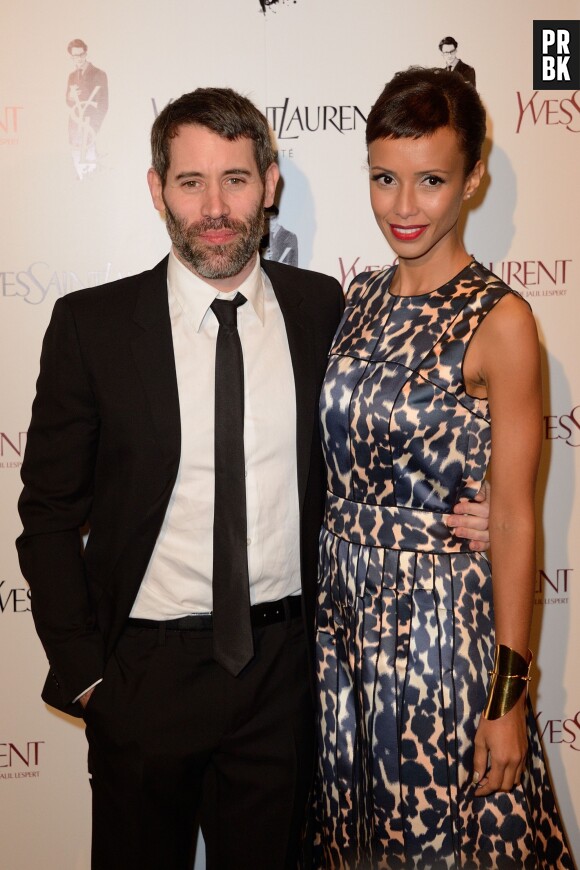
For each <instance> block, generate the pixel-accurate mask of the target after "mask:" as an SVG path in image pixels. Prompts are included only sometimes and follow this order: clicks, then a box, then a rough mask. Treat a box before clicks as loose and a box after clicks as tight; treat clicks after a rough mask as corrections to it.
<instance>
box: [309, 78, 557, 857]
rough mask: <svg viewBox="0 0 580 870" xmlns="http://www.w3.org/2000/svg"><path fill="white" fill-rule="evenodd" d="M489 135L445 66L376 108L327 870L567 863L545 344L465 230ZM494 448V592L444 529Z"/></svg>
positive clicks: (342, 516) (327, 686) (342, 388)
mask: <svg viewBox="0 0 580 870" xmlns="http://www.w3.org/2000/svg"><path fill="white" fill-rule="evenodd" d="M484 137H485V112H484V109H483V106H482V104H481V101H480V100H479V97H478V95H477V93H476V91H475V89H474V88H473V87H472V86H471V85H470V84H468V83H466V82H465V81H464V80H463V79H462V78H461V77H460V76H458V75H456V74H455V73H453V72H448V71H445V70H424V69H417V68H414V69H413V68H412V69H410V70H408V71H406V72H403V73H398V74H397V75H396V76H395V77H394V78H393V80H392V81H391V82H390V83H389V84H388V85H387V86H386V87H385V89H384V91H383V93H382V94H381V96H380V97H379V99H378V101H377V103H376V104H375V105H374V107H373V109H372V110H371V113H370V115H369V118H368V124H367V146H368V156H369V171H370V192H371V204H372V208H373V211H374V213H375V217H376V220H377V223H378V225H379V227H380V229H381V231H382V233H383V235H384V236H385V238H386V239H387V241H388V243H389V245H390V247H391V248H392V249H393V250H394V251H395V253H396V254H397V256H398V259H399V265H398V266H397V267H393V268H391V269H389V270H387V271H385V272H378V273H368V274H363V275H360V276H359V277H358V278H357V279H355V281H354V282H353V284H352V285H351V287H350V290H349V293H348V297H347V307H346V311H345V314H344V318H343V321H342V323H341V326H340V327H339V330H338V333H337V335H336V338H335V341H334V345H333V347H332V350H331V354H330V360H329V366H328V372H327V375H326V380H325V383H324V387H323V391H322V397H321V421H322V430H323V440H324V448H325V454H326V460H327V463H328V490H329V492H328V497H327V506H326V516H325V524H324V527H323V530H322V535H321V569H320V590H319V607H318V635H317V637H318V650H319V663H318V674H319V686H320V709H319V741H320V765H319V783H320V795H319V797H320V803H319V814H320V831H321V833H320V846H321V853H322V856H321V858H320V864H321V866H324V867H330V868H363V867H365V868H367V867H372V868H375V867H389V868H391V867H417V868H426V867H429V868H432V867H454V866H461V867H502V868H503V867H526V868H528V867H548V866H549V867H550V868H552V867H572V866H573V865H572V860H571V858H570V856H569V853H568V850H567V847H566V845H565V839H564V836H563V834H562V831H561V827H560V822H559V818H558V815H557V810H556V809H555V806H554V803H553V797H552V795H551V791H550V784H549V781H548V778H547V776H546V771H545V768H544V763H543V759H542V754H541V749H540V745H539V741H538V736H537V732H536V729H535V723H534V719H533V716H532V714H531V711H530V708H529V705H527V703H526V696H527V679H528V667H529V661H530V654H529V653H528V639H529V632H530V622H531V615H532V606H533V577H534V507H533V501H534V484H535V476H536V470H537V465H538V459H539V454H540V445H541V431H540V422H541V419H542V408H541V397H540V364H539V352H538V340H537V333H536V328H535V324H534V319H533V316H532V313H531V311H530V308H529V306H528V305H527V303H526V302H524V301H523V300H522V299H521V298H520V297H519V296H518V295H517V294H515V293H513V292H512V291H510V289H509V287H507V285H505V284H503V283H502V282H501V281H500V280H499V279H498V278H496V277H495V276H494V275H493V274H491V273H490V272H489V271H488V270H486V269H485V268H484V267H483V266H481V265H480V264H479V263H477V262H476V261H475V260H473V258H472V257H471V256H470V255H469V254H468V253H467V252H466V250H465V248H464V246H463V243H462V241H461V238H460V235H459V230H458V218H459V215H460V212H461V208H462V206H463V204H464V202H465V201H466V200H468V199H469V198H470V197H471V196H472V195H473V194H474V193H475V192H476V190H477V188H478V186H479V184H480V182H481V178H482V176H483V173H484V167H483V164H482V162H481V159H480V155H481V147H482V144H483V140H484ZM492 421H493V429H492V427H491V425H490V424H491V422H492ZM490 452H491V454H492V455H493V472H494V473H493V498H492V503H491V516H490V534H491V542H492V548H493V555H494V562H493V583H492V578H491V574H490V566H489V563H488V562H487V560H486V558H485V557H484V556H483V555H481V554H479V553H473V552H471V551H470V550H469V547H468V545H467V543H466V542H463V541H461V540H460V539H458V538H457V537H455V536H454V535H453V534H452V532H451V531H450V529H449V528H448V527H447V525H446V522H445V520H446V516H445V515H446V514H448V513H449V512H450V511H451V510H452V507H453V504H454V503H455V502H456V501H457V500H458V499H460V498H473V496H474V495H475V493H477V491H478V490H479V488H480V486H481V483H482V481H483V478H484V476H485V474H486V469H487V464H488V459H489V455H490ZM494 614H495V615H494ZM495 644H497V646H495ZM489 671H494V674H493V676H492V677H491V678H490V677H489V676H488V672H489ZM526 759H527V760H526Z"/></svg>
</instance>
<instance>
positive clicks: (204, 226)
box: [148, 124, 279, 292]
mask: <svg viewBox="0 0 580 870" xmlns="http://www.w3.org/2000/svg"><path fill="white" fill-rule="evenodd" d="M278 177H279V173H278V167H277V166H276V165H275V164H274V163H273V164H272V165H271V166H270V167H269V168H268V170H267V171H266V177H265V180H264V181H262V179H261V178H260V173H259V171H258V166H257V164H256V159H255V157H254V144H253V142H252V140H251V139H248V138H245V137H244V138H241V139H236V140H234V141H229V140H228V139H224V138H222V137H221V136H218V135H217V134H216V133H214V132H212V131H211V130H208V129H207V128H206V127H202V126H200V125H198V124H186V125H182V126H181V127H179V129H178V131H177V135H176V136H175V137H174V138H173V139H172V140H171V142H170V163H169V169H168V172H167V179H166V181H165V185H162V184H161V179H160V178H159V176H158V174H157V173H156V172H155V170H153V169H150V170H149V174H148V181H149V188H150V190H151V196H152V198H153V204H154V205H155V208H156V209H157V210H158V211H159V212H161V213H162V214H164V215H165V220H166V225H167V231H168V233H169V236H170V238H171V241H172V242H173V247H174V250H175V253H176V254H177V256H178V257H179V259H180V260H181V261H182V262H183V263H184V264H185V265H186V266H187V267H188V268H189V269H191V271H192V272H194V273H196V274H197V275H199V277H201V278H203V279H204V280H205V281H207V282H208V283H209V284H211V285H212V286H214V287H216V288H218V289H219V290H222V291H225V292H229V291H230V290H234V289H236V288H237V287H239V286H240V284H241V283H242V281H243V280H244V279H245V278H246V277H247V276H248V275H249V274H250V272H251V270H252V268H253V266H254V255H255V254H256V252H257V251H258V248H259V245H260V241H261V238H262V235H263V233H264V217H263V210H264V207H268V206H269V205H271V204H272V202H273V199H274V193H275V190H276V184H277V182H278Z"/></svg>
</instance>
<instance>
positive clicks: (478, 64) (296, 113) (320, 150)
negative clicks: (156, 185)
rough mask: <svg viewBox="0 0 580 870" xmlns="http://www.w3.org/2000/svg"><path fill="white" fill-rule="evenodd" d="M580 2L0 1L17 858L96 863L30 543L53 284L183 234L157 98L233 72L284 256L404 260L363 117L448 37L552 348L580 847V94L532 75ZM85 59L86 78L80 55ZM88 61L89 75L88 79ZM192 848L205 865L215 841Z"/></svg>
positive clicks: (565, 652) (548, 618)
mask: <svg viewBox="0 0 580 870" xmlns="http://www.w3.org/2000/svg"><path fill="white" fill-rule="evenodd" d="M579 12H580V3H579V2H577V0H553V2H551V3H550V4H546V3H545V2H539V0H528V2H526V3H509V4H508V3H505V2H504V0H487V2H486V3H484V4H482V3H479V2H478V3H476V2H471V0H436V2H426V0H423V2H421V0H419V2H417V3H412V4H403V3H400V2H394V0H356V2H354V0H262V2H259V0H205V2H202V0H165V2H163V3H161V2H152V0H141V2H136V0H125V2H123V3H117V2H113V0H100V2H99V3H82V4H81V3H78V2H72V0H60V2H59V3H58V4H56V5H55V6H54V7H53V6H51V5H47V4H46V3H41V2H40V0H24V2H21V3H16V2H14V0H13V2H12V3H10V4H9V5H8V6H7V8H5V10H4V15H3V24H2V51H1V52H0V82H1V84H2V87H1V89H0V182H1V187H0V190H1V197H2V198H1V201H2V232H1V234H0V662H1V675H2V680H1V684H0V685H1V688H0V692H1V695H0V829H1V845H0V853H1V858H0V863H1V865H2V868H3V870H31V868H36V867H44V868H49V870H57V868H58V870H86V868H88V866H89V816H90V806H89V805H90V792H89V785H88V781H87V776H86V757H85V756H86V752H85V739H84V733H83V728H82V725H80V724H79V723H78V722H77V721H74V720H72V719H68V718H67V717H65V716H61V715H58V714H56V713H55V712H54V711H52V710H50V709H48V708H47V707H45V706H44V705H43V703H42V702H41V700H40V697H39V693H40V690H41V686H42V683H43V680H44V675H45V670H46V662H45V658H44V654H43V651H42V649H41V647H40V644H39V642H38V641H37V639H36V635H35V632H34V628H33V625H32V620H31V615H30V605H29V599H28V592H27V588H26V584H25V582H24V581H23V579H22V578H21V576H20V573H19V569H18V563H17V559H16V552H15V549H14V544H13V542H14V539H15V537H16V536H17V535H18V533H19V530H20V525H19V520H18V516H17V512H16V500H17V497H18V494H19V491H20V479H19V467H20V464H21V459H22V455H23V450H24V446H25V442H26V428H27V425H28V422H29V417H30V405H31V401H32V398H33V393H34V384H35V379H36V376H37V371H38V357H39V351H40V343H41V339H42V336H43V333H44V330H45V328H46V326H47V323H48V320H49V316H50V313H51V309H52V306H53V304H54V302H55V300H56V299H58V297H59V296H62V295H63V294H65V293H69V292H71V291H73V290H77V289H79V288H81V287H86V286H93V285H96V284H99V283H102V282H104V281H108V280H112V279H114V278H117V277H118V276H122V275H127V274H131V273H133V272H136V271H141V270H142V269H144V268H148V267H150V266H152V265H153V264H155V263H156V262H157V261H158V260H159V259H160V258H161V257H162V256H163V255H164V254H165V253H166V251H167V250H168V241H167V236H166V232H165V228H164V226H163V224H162V222H161V221H160V220H159V218H158V215H157V213H156V212H155V211H154V210H153V207H152V205H151V202H150V200H149V193H148V190H147V186H146V181H145V174H146V171H147V168H148V166H149V146H148V137H149V129H150V126H151V123H152V121H153V119H154V117H155V115H156V113H157V112H158V111H159V110H160V109H161V108H162V107H163V106H164V105H165V103H167V101H168V100H171V99H172V98H175V97H177V96H179V95H180V94H182V93H183V92H185V91H188V90H192V89H193V88H195V87H197V86H207V85H221V86H225V85H227V86H231V87H234V88H236V89H237V90H239V91H241V92H243V93H245V94H247V95H248V96H250V97H251V98H252V99H253V100H254V101H255V102H256V104H257V105H258V106H259V107H260V108H261V109H262V110H263V111H264V112H265V113H266V114H267V116H268V119H269V121H270V123H271V125H272V127H273V129H274V132H275V134H276V137H277V140H278V146H279V153H280V167H281V170H282V176H283V179H284V184H283V189H282V192H281V198H280V215H279V220H280V223H281V224H282V225H283V227H285V228H286V229H287V230H288V231H289V233H291V234H294V236H295V239H294V238H293V237H292V236H291V235H288V236H287V237H286V238H287V244H286V245H285V247H284V250H283V251H282V250H281V251H279V252H277V253H275V256H277V257H281V258H283V259H284V258H286V259H288V258H290V257H292V256H294V254H295V249H296V247H297V257H298V263H299V265H300V266H304V267H307V268H308V267H311V268H314V269H317V270H320V271H324V272H327V273H329V274H331V275H334V276H336V277H337V278H338V279H339V280H340V281H341V282H342V283H343V285H345V286H346V285H347V284H348V282H349V281H350V279H351V278H352V277H353V276H354V275H355V274H356V273H357V272H360V271H362V270H364V269H366V268H368V267H372V266H382V265H384V264H386V263H389V262H391V261H392V257H393V255H392V253H391V252H390V251H389V250H388V249H387V248H386V247H385V243H384V240H383V238H382V236H381V235H380V233H379V231H378V229H377V227H376V225H375V223H374V219H373V217H372V215H371V211H370V207H369V203H368V192H367V179H366V172H365V158H366V155H365V147H364V126H365V118H366V115H367V113H368V110H369V108H370V106H371V105H372V103H373V102H374V99H375V98H376V96H377V95H378V93H379V92H380V90H381V88H382V86H383V84H384V82H385V81H386V80H388V79H389V78H390V77H391V75H392V74H393V73H394V72H395V71H396V70H398V69H402V68H405V67H407V66H409V65H410V64H420V65H424V66H440V65H443V63H444V58H443V55H442V53H441V51H440V49H439V42H440V41H441V39H443V38H444V37H446V36H452V37H453V38H454V39H455V40H456V41H457V43H458V51H457V54H458V56H459V57H460V58H461V59H462V60H463V61H464V62H465V63H467V64H469V65H470V66H472V67H473V68H474V69H475V73H476V76H477V87H478V89H479V91H480V93H481V95H482V98H483V100H484V102H485V104H486V107H487V109H488V112H489V128H488V129H489V141H488V143H487V149H486V150H487V160H488V170H489V172H488V176H487V180H486V183H485V185H484V191H483V195H481V196H478V198H477V200H476V201H475V202H473V205H472V207H471V211H470V213H469V215H468V217H467V221H466V226H465V238H466V242H467V247H468V249H469V251H470V252H472V253H473V254H474V255H475V256H476V257H477V258H478V259H479V260H481V261H482V262H483V263H485V264H486V265H491V267H492V268H493V269H494V271H495V272H496V273H497V274H498V275H500V276H501V277H502V278H503V279H504V280H505V281H507V282H508V283H509V284H511V286H512V287H513V288H514V289H516V290H518V291H519V292H520V293H522V294H523V295H524V296H525V298H526V299H528V300H529V302H530V303H531V305H532V307H533V310H534V313H535V315H536V317H537V321H538V326H539V331H540V335H541V339H542V345H543V362H544V381H545V382H544V414H545V418H544V435H545V439H544V451H543V461H542V469H541V475H540V483H539V491H538V502H539V508H538V520H539V548H538V569H537V575H536V609H535V623H534V645H535V649H536V651H537V665H538V666H537V669H536V671H535V684H534V689H533V692H534V697H535V705H536V710H537V714H538V719H539V724H540V728H541V731H542V734H543V738H544V744H545V748H546V751H547V754H548V758H549V762H550V766H551V770H552V775H553V778H554V781H555V785H556V789H557V795H558V799H559V802H560V805H561V809H562V814H563V817H564V820H565V823H566V826H567V829H568V834H569V837H570V840H571V843H572V847H573V849H574V851H575V852H576V854H577V855H580V687H579V682H578V663H579V662H580V631H579V626H580V586H579V584H580V577H579V576H578V575H579V574H580V540H579V534H578V530H579V529H580V493H579V492H578V481H579V480H580V477H579V468H578V466H579V459H580V372H579V369H578V363H577V360H578V346H579V333H578V324H579V323H580V271H579V261H580V253H579V249H578V208H579V204H580V193H579V191H580V185H579V181H580V160H579V156H580V150H579V145H580V92H579V91H577V90H576V91H575V90H574V89H573V88H570V87H567V86H566V83H565V82H564V83H562V85H561V89H558V90H553V89H550V90H537V89H534V87H533V50H532V34H533V21H534V20H544V19H546V18H548V17H550V18H551V19H560V20H576V19H578V18H579V17H580V15H579ZM85 47H86V52H87V55H86V60H87V62H88V63H90V64H91V67H90V68H88V70H87V71H85V74H84V76H83V78H82V80H81V78H80V77H79V75H78V71H77V67H78V65H79V64H82V63H83V62H84V60H83V56H84V52H85ZM87 72H88V73H89V75H87ZM196 864H197V867H199V868H201V867H203V865H204V859H203V854H202V850H200V854H199V855H198V859H197V862H196Z"/></svg>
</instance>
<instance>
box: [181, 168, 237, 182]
mask: <svg viewBox="0 0 580 870" xmlns="http://www.w3.org/2000/svg"><path fill="white" fill-rule="evenodd" d="M251 174H252V173H251V172H250V170H249V169H236V168H235V167H233V168H232V169H226V170H225V172H222V175H246V176H248V177H250V176H251ZM203 177H204V175H203V172H195V170H191V171H189V172H180V173H178V175H176V176H175V178H176V180H177V181H181V180H182V179H184V178H203Z"/></svg>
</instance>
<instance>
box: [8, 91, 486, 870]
mask: <svg viewBox="0 0 580 870" xmlns="http://www.w3.org/2000/svg"><path fill="white" fill-rule="evenodd" d="M152 151H153V166H152V168H151V169H150V170H149V175H148V181H149V187H150V190H151V195H152V199H153V203H154V206H155V208H156V209H157V210H158V211H159V212H160V213H161V214H162V215H164V217H165V220H166V224H167V229H168V232H169V235H170V238H171V240H172V243H173V245H172V250H171V253H170V254H169V257H168V258H165V259H164V260H163V261H162V262H161V263H159V264H158V265H157V266H156V267H155V268H154V269H152V270H151V271H149V272H144V273H142V274H141V275H137V276H134V277H132V278H127V279H123V280H121V281H117V282H115V283H113V284H109V285H105V286H103V287H99V288H94V289H90V290H84V291H80V292H78V293H72V294H70V295H68V296H65V297H64V298H62V299H60V300H59V301H58V302H57V303H56V305H55V307H54V312H53V316H52V320H51V323H50V325H49V328H48V331H47V334H46V336H45V340H44V344H43V351H42V358H41V371H40V376H39V380H38V385H37V396H36V399H35V402H34V406H33V414H32V423H31V426H30V430H29V434H28V442H27V450H26V456H25V459H24V463H23V469H22V477H23V481H24V484H25V486H24V490H23V493H22V496H21V499H20V505H19V506H20V513H21V517H22V520H23V526H24V531H23V534H22V535H21V536H20V538H19V539H18V542H17V545H18V550H19V556H20V563H21V567H22V571H23V573H24V576H25V577H26V578H27V580H28V581H29V583H30V586H31V589H32V610H33V616H34V619H35V623H36V627H37V630H38V633H39V635H40V638H41V640H42V642H43V644H44V647H45V649H46V652H47V656H48V659H49V662H50V674H49V677H48V680H47V683H46V685H45V689H44V693H43V697H44V698H45V700H46V701H47V703H49V704H52V705H54V706H56V707H58V708H60V709H62V710H66V711H68V712H71V713H73V715H74V714H76V715H79V714H81V713H82V714H83V715H84V717H85V721H86V726H87V738H88V742H89V768H90V772H91V775H92V790H93V853H92V855H93V858H92V860H93V868H99V870H100V868H102V870H105V868H106V870H115V868H119V870H121V868H122V870H130V868H139V870H147V868H152V870H153V868H154V870H173V868H175V870H177V868H184V867H187V866H188V863H187V862H188V853H189V846H190V840H191V831H192V822H193V818H194V816H195V814H196V811H197V810H198V809H200V812H201V825H202V830H203V834H204V838H205V841H206V848H207V858H208V867H209V868H228V870H229V868H236V870H238V868H252V870H256V868H260V870H268V868H272V870H281V868H285V867H293V866H295V864H296V859H297V854H298V850H299V845H300V831H301V827H302V824H303V821H304V808H305V804H306V801H307V794H308V791H309V788H310V785H311V778H312V761H313V751H314V750H313V727H312V726H313V710H312V696H311V686H310V680H309V677H308V674H309V672H310V673H311V671H312V669H311V667H310V664H309V658H310V657H311V653H312V643H313V635H314V599H315V583H316V561H317V539H318V529H319V525H320V521H321V516H322V509H323V500H324V491H325V483H324V468H323V463H322V455H321V448H320V443H319V434H318V420H317V402H318V393H319V388H320V385H321V381H322V377H323V374H324V369H325V365H326V356H327V352H328V348H329V345H330V342H331V340H332V336H333V333H334V331H335V329H336V326H337V323H338V321H339V318H340V314H341V310H342V307H343V301H342V292H341V288H340V286H339V284H338V283H337V282H336V281H335V280H334V279H331V278H328V277H326V276H323V275H319V274H315V273H312V272H306V271H303V270H299V269H294V268H291V267H288V266H284V265H280V264H278V263H270V262H267V261H266V262H263V263H260V261H259V259H258V255H257V251H258V246H259V242H260V238H261V235H262V232H263V209H264V207H268V206H270V205H271V203H272V202H273V198H274V193H275V189H276V184H277V181H278V175H279V173H278V168H277V165H276V163H275V160H274V157H275V155H274V153H273V151H272V146H271V143H270V138H269V130H268V126H267V123H266V120H265V118H264V117H263V115H261V113H260V112H258V110H257V109H256V108H255V107H254V106H253V104H252V103H251V102H249V101H248V100H247V99H245V98H244V97H241V96H239V95H238V94H236V93H235V92H233V91H231V90H229V89H217V88H207V89H198V90H196V91H194V92H193V93H191V94H186V95H184V96H183V97H181V98H180V99H178V100H176V101H175V102H173V103H170V104H169V105H168V106H166V108H165V109H164V110H163V111H162V112H161V114H160V115H159V117H158V118H157V119H156V121H155V123H154V125H153V130H152ZM223 306H226V307H227V306H233V307H234V308H235V310H236V312H237V314H236V316H234V318H233V325H232V321H231V320H230V321H229V325H226V326H223V324H222V320H223V319H224V317H225V316H226V315H225V314H224V307H223ZM227 310H228V312H229V314H228V315H227V316H228V317H230V316H231V312H232V308H231V307H230V308H228V309H227ZM236 317H237V329H236ZM224 323H225V321H224ZM238 338H239V340H238ZM224 342H225V345H224ZM240 344H241V353H242V355H243V378H244V384H243V399H242V402H243V403H244V407H243V421H242V422H243V444H242V445H241V449H240V445H239V444H236V439H235V438H234V437H233V436H232V431H234V430H235V431H236V432H238V434H239V420H237V419H236V414H235V413H232V411H235V410H236V409H239V404H240V403H239V401H238V388H239V387H240V383H239V378H238V372H237V370H236V366H235V364H234V363H233V362H232V358H231V357H229V356H228V361H227V364H225V365H226V368H225V370H224V356H223V353H224V348H225V349H226V350H228V351H229V350H232V349H235V348H237V350H236V352H235V353H234V354H233V356H234V357H235V358H236V359H238V361H239V360H240V357H239V353H238V352H239V350H240V348H239V347H238V345H240ZM236 354H238V356H236ZM228 366H229V367H228ZM224 374H225V376H226V377H225V378H224ZM224 380H225V387H226V389H227V390H229V392H228V393H226V402H225V403H224V400H223V399H224V393H223V388H224ZM224 415H225V426H224ZM224 443H225V444H226V447H227V451H226V454H227V455H226V456H225V459H224V455H223V451H222V450H221V448H223V446H224ZM240 453H241V456H240ZM240 458H241V460H242V470H241V472H240V468H239V466H240ZM214 469H215V471H214ZM224 481H225V483H226V485H227V488H226V492H225V495H226V497H225V500H224V489H223V484H224ZM240 511H241V513H240ZM472 519H473V518H472ZM457 521H458V522H459V523H461V522H462V521H461V519H460V518H458V520H457ZM477 522H479V520H476V521H475V524H477ZM85 524H88V525H89V526H90V533H89V537H88V542H87V544H86V548H85V550H84V552H82V551H81V547H80V543H79V528H81V527H83V526H84V525H85ZM484 525H485V523H484ZM477 534H478V533H477V532H476V533H475V535H476V536H477ZM224 535H225V537H224ZM240 536H241V537H242V538H243V550H244V554H243V556H241V555H240V547H239V544H240ZM483 538H485V534H484V535H483ZM232 572H233V576H232ZM224 581H226V592H227V595H226V600H225V604H226V605H227V603H228V601H230V602H231V606H230V612H229V613H228V612H227V607H226V612H225V613H224V611H223V607H224V597H223V594H222V593H223V591H224V585H223V584H224ZM230 581H231V582H230ZM228 583H229V584H230V585H227V584H228ZM248 583H249V591H248ZM244 584H245V589H244V588H243V587H244ZM300 593H302V594H301V595H300ZM244 596H245V597H244ZM248 596H249V597H251V604H252V606H251V609H250V608H249V601H248ZM232 617H233V618H232ZM228 620H229V621H228ZM247 620H249V622H250V623H251V636H250V639H249V644H250V648H249V649H248V647H247V642H248V639H247V635H246V634H244V631H242V632H241V633H242V634H243V635H244V637H243V638H242V640H240V628H243V627H244V626H245V625H246V621H247ZM224 624H225V625H226V627H227V631H226V632H225V638H224V631H223V629H224ZM224 643H225V652H224ZM228 647H231V649H229V648H228ZM240 650H241V652H240ZM229 653H231V659H235V661H233V662H232V661H230V660H229V658H228V655H229ZM240 658H241V664H240Z"/></svg>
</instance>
